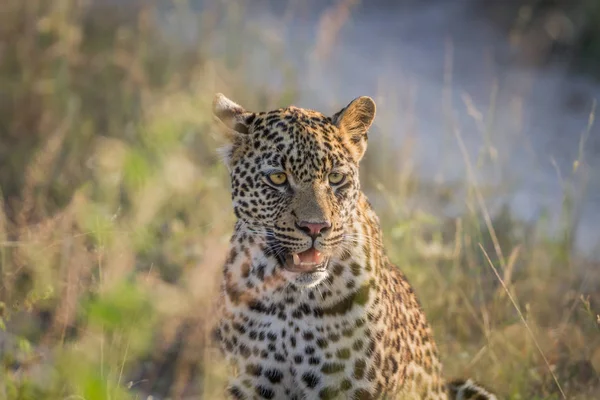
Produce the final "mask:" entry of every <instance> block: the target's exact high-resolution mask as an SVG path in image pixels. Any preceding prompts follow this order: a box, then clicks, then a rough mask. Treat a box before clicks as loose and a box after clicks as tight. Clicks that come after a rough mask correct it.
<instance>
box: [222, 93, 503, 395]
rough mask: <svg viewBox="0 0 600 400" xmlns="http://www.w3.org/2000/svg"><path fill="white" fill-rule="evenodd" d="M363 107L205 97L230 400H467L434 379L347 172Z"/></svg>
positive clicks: (426, 333)
mask: <svg viewBox="0 0 600 400" xmlns="http://www.w3.org/2000/svg"><path fill="white" fill-rule="evenodd" d="M375 111H376V106H375V102H374V100H373V99H372V98H371V97H368V96H362V97H357V98H355V99H354V100H352V101H351V102H350V103H349V104H348V105H347V106H346V107H344V108H342V109H341V110H339V111H338V112H336V113H335V114H333V115H330V116H327V115H325V114H322V113H321V112H318V111H314V110H310V109H305V108H299V107H295V106H289V107H285V108H279V109H276V110H272V111H261V112H251V111H247V110H246V109H245V108H243V107H242V106H240V105H239V104H237V103H236V102H234V101H233V100H230V99H228V98H227V97H225V96H224V95H223V94H221V93H218V94H216V95H215V97H214V100H213V104H212V113H213V116H214V121H215V123H216V126H217V128H218V131H219V132H220V135H222V139H223V141H224V142H225V145H224V146H223V147H222V148H220V150H219V151H220V154H221V157H222V159H223V162H224V163H225V165H226V167H227V170H228V171H229V177H230V187H231V199H232V205H233V214H234V215H235V225H234V231H233V234H232V236H231V240H230V243H229V249H228V251H227V253H226V256H225V262H224V265H223V269H222V282H221V286H220V288H221V289H220V296H219V300H218V310H217V315H218V323H217V324H216V328H215V330H214V338H215V340H216V341H217V342H218V346H219V347H220V348H221V350H222V352H223V354H224V357H225V359H226V360H227V362H228V365H229V366H230V367H231V369H230V376H229V381H228V384H227V387H226V388H224V389H223V390H224V393H223V394H224V397H227V398H232V399H239V400H242V399H297V400H300V399H309V400H312V399H338V398H339V399H356V400H359V399H361V400H363V399H427V400H448V399H457V400H458V399H478V400H496V396H495V395H494V394H492V393H491V392H489V391H488V390H487V389H486V388H484V387H483V386H481V385H479V384H477V383H475V382H473V381H472V380H471V379H467V380H454V381H446V380H445V378H444V376H443V373H442V364H441V361H440V358H439V355H438V350H437V347H436V344H435V341H434V338H433V334H432V329H431V327H430V325H429V324H428V322H427V320H426V318H425V315H424V312H423V309H422V307H421V305H420V303H419V301H418V299H417V297H416V294H415V292H414V290H413V287H412V286H411V285H410V283H409V281H408V279H407V278H406V276H405V275H404V274H403V272H402V271H401V270H400V269H399V268H398V267H397V266H396V265H394V264H393V263H392V262H391V261H390V260H389V258H388V256H387V253H386V251H385V248H384V245H383V234H382V229H381V225H380V221H379V218H378V216H377V215H376V213H375V211H374V209H373V208H372V206H371V204H370V203H369V201H368V199H367V197H366V195H365V194H364V193H363V191H362V190H361V185H360V180H359V165H360V161H361V159H362V158H363V156H364V154H365V151H366V148H367V139H368V131H369V129H370V127H371V125H372V123H373V120H374V118H375Z"/></svg>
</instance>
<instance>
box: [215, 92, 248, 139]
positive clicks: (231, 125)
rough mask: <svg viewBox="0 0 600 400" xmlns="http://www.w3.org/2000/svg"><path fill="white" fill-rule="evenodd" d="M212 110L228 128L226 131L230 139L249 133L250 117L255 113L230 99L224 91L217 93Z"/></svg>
mask: <svg viewBox="0 0 600 400" xmlns="http://www.w3.org/2000/svg"><path fill="white" fill-rule="evenodd" d="M212 111H213V115H214V117H215V118H216V119H217V120H218V121H219V122H220V123H221V124H222V125H224V127H225V128H227V129H226V130H225V131H226V134H227V136H228V138H229V139H230V140H232V139H235V137H236V136H237V135H238V134H241V135H244V134H247V133H248V129H249V123H248V119H249V118H251V116H252V115H253V113H251V112H249V111H246V110H244V108H243V107H242V106H240V105H239V104H237V103H235V102H234V101H232V100H229V99H228V98H227V97H225V96H224V95H223V94H222V93H217V94H216V95H215V97H214V99H213V107H212Z"/></svg>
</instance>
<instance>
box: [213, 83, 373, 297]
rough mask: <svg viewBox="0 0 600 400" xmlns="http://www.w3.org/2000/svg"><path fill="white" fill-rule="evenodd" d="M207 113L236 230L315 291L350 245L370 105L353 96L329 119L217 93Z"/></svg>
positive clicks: (293, 278)
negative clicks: (217, 132) (225, 172)
mask: <svg viewBox="0 0 600 400" xmlns="http://www.w3.org/2000/svg"><path fill="white" fill-rule="evenodd" d="M213 112H214V115H215V117H216V119H217V121H218V124H219V125H220V127H221V130H222V131H223V132H224V134H225V136H226V138H227V143H228V144H227V145H226V146H225V147H224V148H223V149H222V154H223V156H224V157H223V158H224V160H225V163H226V165H227V167H228V169H229V171H230V176H231V185H232V199H233V208H234V212H235V215H236V216H237V218H238V219H239V220H240V221H241V223H240V226H243V227H244V229H245V230H246V232H247V233H248V234H250V235H261V236H262V237H265V238H266V240H267V243H268V249H269V251H270V252H272V254H273V255H275V256H276V258H277V259H278V261H279V263H280V266H281V267H282V269H283V274H284V276H285V277H286V279H288V280H289V281H290V282H291V283H293V284H295V285H297V286H300V287H310V286H314V285H317V284H318V283H319V282H321V281H322V280H324V279H325V278H326V277H327V276H328V274H329V270H328V265H329V260H330V259H331V258H332V257H339V256H341V254H343V252H344V251H348V250H349V246H350V245H351V243H352V241H351V240H348V239H349V238H348V232H347V227H348V225H349V223H350V222H351V221H352V220H353V219H354V218H355V217H356V216H357V213H358V212H359V210H358V208H357V203H358V200H359V194H360V183H359V177H358V170H359V162H360V160H361V158H362V157H363V155H364V153H365V150H366V147H367V131H368V129H369V127H370V126H371V123H372V122H373V119H374V117H375V103H374V102H373V100H372V99H371V98H369V97H359V98H357V99H355V100H353V101H352V102H351V103H350V104H348V105H347V106H346V107H344V108H343V109H342V110H340V111H339V112H337V113H336V114H334V115H332V116H330V117H329V116H325V115H323V114H321V113H319V112H316V111H311V110H306V109H302V108H297V107H288V108H282V109H278V110H274V111H269V112H257V113H255V112H250V111H246V110H245V109H244V108H242V107H241V106H240V105H238V104H236V103H234V102H233V101H231V100H229V99H227V98H226V97H225V96H223V95H222V94H217V95H216V96H215V99H214V103H213Z"/></svg>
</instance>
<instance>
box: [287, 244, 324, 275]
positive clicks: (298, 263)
mask: <svg viewBox="0 0 600 400" xmlns="http://www.w3.org/2000/svg"><path fill="white" fill-rule="evenodd" d="M292 260H293V262H294V267H293V269H294V270H298V271H301V272H307V271H313V270H314V269H315V267H316V266H318V265H320V264H321V263H322V262H323V255H322V254H321V253H320V252H319V251H318V250H317V249H315V248H310V249H308V250H306V251H303V252H302V253H294V254H292Z"/></svg>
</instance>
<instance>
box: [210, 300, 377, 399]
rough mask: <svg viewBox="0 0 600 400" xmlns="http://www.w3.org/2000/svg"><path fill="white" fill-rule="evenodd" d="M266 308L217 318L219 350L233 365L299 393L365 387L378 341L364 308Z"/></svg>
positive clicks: (301, 305) (369, 383) (298, 305)
mask: <svg viewBox="0 0 600 400" xmlns="http://www.w3.org/2000/svg"><path fill="white" fill-rule="evenodd" d="M266 309H267V310H271V311H270V312H257V311H255V310H251V309H249V308H247V309H238V310H237V311H236V312H233V313H231V314H230V317H229V318H227V319H224V320H223V321H222V322H221V332H222V344H223V348H224V350H225V351H226V353H227V354H228V355H229V357H230V359H231V360H233V361H234V362H235V363H236V364H237V365H238V368H243V369H247V370H250V371H255V372H256V373H258V372H259V371H260V373H261V374H262V375H263V376H265V375H266V376H267V379H269V377H270V378H272V379H270V380H271V381H274V383H276V384H279V385H284V386H285V387H286V389H287V390H288V391H289V392H290V393H296V394H298V395H299V396H303V395H305V394H306V393H311V392H316V393H319V392H321V391H323V390H325V391H327V390H331V391H341V390H351V389H353V390H357V389H360V388H369V389H370V387H371V386H372V384H373V383H372V381H373V379H374V377H369V371H371V374H373V372H372V371H373V364H374V358H375V357H376V353H377V348H378V347H379V344H378V343H377V340H376V338H375V332H374V331H373V329H371V327H370V326H369V323H368V315H367V314H368V313H367V310H366V308H364V307H356V308H354V309H352V310H347V312H346V313H330V314H328V315H324V314H323V308H322V307H320V306H319V304H318V303H310V302H308V303H306V302H304V303H294V304H273V305H272V307H267V308H266ZM369 378H370V379H369ZM288 396H289V394H288Z"/></svg>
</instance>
